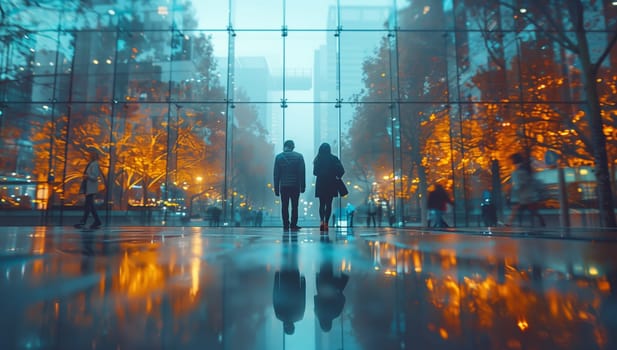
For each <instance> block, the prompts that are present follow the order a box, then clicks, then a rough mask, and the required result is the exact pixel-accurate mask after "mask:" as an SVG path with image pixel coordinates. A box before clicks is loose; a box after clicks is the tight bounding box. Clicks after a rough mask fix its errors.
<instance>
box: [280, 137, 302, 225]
mask: <svg viewBox="0 0 617 350" xmlns="http://www.w3.org/2000/svg"><path fill="white" fill-rule="evenodd" d="M294 148H295V144H294V142H293V141H292V140H287V141H285V143H284V144H283V152H281V153H279V154H277V155H276V158H275V159H274V194H275V195H276V196H277V197H278V196H281V216H282V218H283V229H284V230H289V229H291V230H294V231H297V230H299V229H300V226H298V202H299V200H300V193H304V190H305V189H306V170H305V164H304V157H303V156H302V154H300V153H298V152H295V151H294ZM290 203H291V217H290V215H289V204H290Z"/></svg>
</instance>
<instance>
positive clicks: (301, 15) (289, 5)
mask: <svg viewBox="0 0 617 350" xmlns="http://www.w3.org/2000/svg"><path fill="white" fill-rule="evenodd" d="M336 3H337V1H336V0H320V1H318V2H303V1H289V0H287V1H286V2H285V4H286V10H287V12H286V13H285V20H286V23H287V27H288V28H289V29H290V30H296V29H310V30H325V29H326V28H336ZM330 13H332V15H333V16H332V18H333V19H334V22H333V23H329V18H331V17H330V15H329V14H330ZM321 36H323V33H322V34H321Z"/></svg>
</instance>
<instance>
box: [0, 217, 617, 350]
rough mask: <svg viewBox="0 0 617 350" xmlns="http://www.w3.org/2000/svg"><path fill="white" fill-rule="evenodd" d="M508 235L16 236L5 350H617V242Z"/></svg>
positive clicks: (7, 276) (205, 231)
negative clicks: (285, 321) (285, 323)
mask: <svg viewBox="0 0 617 350" xmlns="http://www.w3.org/2000/svg"><path fill="white" fill-rule="evenodd" d="M492 233H493V234H492V235H486V234H484V233H483V231H482V230H478V231H475V232H474V231H472V230H471V229H469V230H468V231H466V232H463V233H461V232H446V231H433V232H429V231H422V230H414V229H392V228H376V229H368V228H359V229H355V230H354V232H353V233H352V232H348V231H346V230H345V229H339V230H337V231H335V230H330V232H329V234H328V236H320V233H319V231H318V230H317V228H304V229H302V230H301V231H300V233H298V234H297V235H294V234H293V233H292V234H291V235H286V234H284V233H283V232H282V230H281V229H279V228H182V227H163V228H161V227H159V228H156V227H126V228H122V227H117V228H107V229H101V230H98V231H94V232H82V231H80V230H77V229H73V228H62V227H53V228H44V227H19V228H16V227H3V228H0V252H1V253H0V271H1V272H2V275H1V276H2V277H1V280H0V290H1V291H2V299H1V301H0V309H1V310H2V316H0V327H1V328H2V330H3V331H2V336H1V337H0V349H3V350H9V349H615V348H617V336H616V335H617V258H616V256H615V252H616V251H617V238H616V237H617V236H615V235H614V234H612V233H610V232H606V231H605V232H599V233H595V237H596V239H595V240H589V239H587V238H586V237H590V236H591V235H592V234H593V232H591V231H583V230H581V231H578V232H571V233H570V237H568V238H560V236H562V235H563V234H562V233H560V232H557V231H555V232H535V233H531V234H530V233H529V232H525V231H516V230H514V229H512V230H510V231H503V230H502V231H499V230H497V231H493V232H492ZM283 320H287V321H288V322H287V323H291V326H289V325H287V326H284V325H283Z"/></svg>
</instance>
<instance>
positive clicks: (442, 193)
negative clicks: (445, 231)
mask: <svg viewBox="0 0 617 350" xmlns="http://www.w3.org/2000/svg"><path fill="white" fill-rule="evenodd" d="M427 202H428V203H427V204H428V212H429V224H428V226H429V227H448V224H446V222H445V220H444V219H443V215H444V214H445V212H446V210H447V208H448V204H453V202H452V199H450V195H449V194H448V192H446V189H445V188H444V187H443V186H442V185H440V184H435V185H434V188H433V190H432V191H430V192H429V194H428V198H427Z"/></svg>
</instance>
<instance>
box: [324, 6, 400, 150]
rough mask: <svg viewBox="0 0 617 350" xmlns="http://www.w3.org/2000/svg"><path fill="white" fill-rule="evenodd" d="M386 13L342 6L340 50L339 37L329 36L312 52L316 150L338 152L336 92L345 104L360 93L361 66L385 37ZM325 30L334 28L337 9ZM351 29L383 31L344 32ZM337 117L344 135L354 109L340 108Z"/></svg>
mask: <svg viewBox="0 0 617 350" xmlns="http://www.w3.org/2000/svg"><path fill="white" fill-rule="evenodd" d="M389 12H390V8H389V7H385V6H341V7H340V14H341V21H342V24H341V25H342V27H343V33H342V34H341V35H340V46H338V45H339V41H338V38H339V37H336V36H334V35H328V36H327V39H326V45H324V46H322V47H320V48H319V49H318V50H317V51H316V52H315V64H314V66H315V72H314V79H313V80H314V81H315V88H314V99H315V102H316V103H315V111H314V116H315V117H314V123H315V124H314V129H315V137H314V146H315V149H317V148H319V145H320V144H321V143H322V142H329V143H330V144H331V145H332V146H333V147H332V149H333V151H335V152H336V150H337V149H338V145H339V142H338V136H339V119H338V113H339V109H338V108H334V107H335V105H336V100H337V98H338V91H337V88H338V87H340V89H341V96H340V98H341V100H342V101H341V102H344V103H345V102H350V101H351V100H352V98H353V95H355V94H358V93H360V91H361V90H362V88H363V87H364V85H363V81H362V77H363V69H362V64H363V62H364V60H365V59H366V58H368V57H370V56H372V55H373V54H374V50H375V49H376V48H378V47H379V45H380V44H381V41H380V39H381V38H382V37H383V36H384V35H385V22H386V20H387V19H388V14H389ZM327 27H328V28H337V10H336V6H332V7H330V10H329V13H328V23H327ZM350 28H378V29H383V31H380V30H375V31H366V30H365V31H362V33H361V34H358V33H355V32H353V31H347V32H345V31H344V30H345V29H350ZM337 46H338V47H337ZM337 51H339V52H340V70H339V73H340V75H339V76H338V78H339V81H337V70H336V67H337ZM340 113H341V124H340V125H341V128H342V131H341V133H345V130H346V129H347V128H348V127H349V123H350V122H351V119H352V116H353V108H352V106H350V105H342V106H341V108H340Z"/></svg>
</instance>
